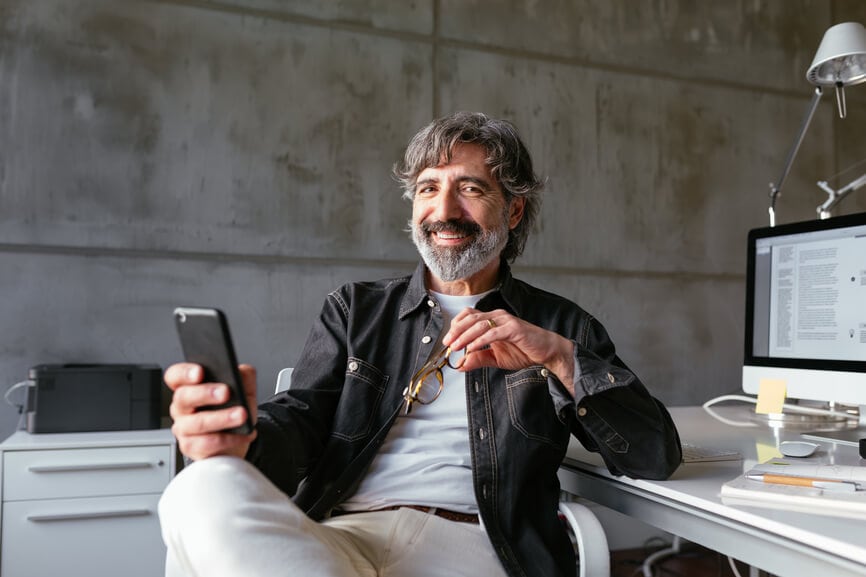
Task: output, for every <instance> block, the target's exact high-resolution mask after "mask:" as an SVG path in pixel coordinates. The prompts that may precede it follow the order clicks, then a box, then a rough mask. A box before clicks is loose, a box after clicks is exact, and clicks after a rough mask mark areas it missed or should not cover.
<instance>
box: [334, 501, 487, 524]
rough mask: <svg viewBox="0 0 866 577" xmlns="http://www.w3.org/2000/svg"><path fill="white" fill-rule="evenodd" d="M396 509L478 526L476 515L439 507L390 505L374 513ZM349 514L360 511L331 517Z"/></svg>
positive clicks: (344, 512) (338, 512)
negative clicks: (411, 510)
mask: <svg viewBox="0 0 866 577" xmlns="http://www.w3.org/2000/svg"><path fill="white" fill-rule="evenodd" d="M397 509H413V510H415V511H421V512H422V513H427V514H428V515H436V516H437V517H442V518H443V519H447V520H449V521H456V522H457V523H474V524H475V525H478V515H472V514H470V513H458V512H457V511H449V510H448V509H440V508H439V507H425V506H424V505H392V506H391V507H383V508H381V509H376V511H396V510H397ZM349 513H360V511H333V512H332V513H331V515H332V516H336V515H347V514H349ZM371 513H372V511H371Z"/></svg>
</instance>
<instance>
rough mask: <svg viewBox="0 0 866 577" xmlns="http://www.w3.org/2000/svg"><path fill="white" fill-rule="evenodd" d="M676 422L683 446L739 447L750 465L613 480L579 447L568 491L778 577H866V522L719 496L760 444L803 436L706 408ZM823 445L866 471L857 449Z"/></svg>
mask: <svg viewBox="0 0 866 577" xmlns="http://www.w3.org/2000/svg"><path fill="white" fill-rule="evenodd" d="M713 409H714V410H716V409H717V408H716V407H713ZM717 411H718V412H719V413H720V414H722V415H724V416H725V417H727V418H732V419H737V420H743V421H746V420H748V415H747V412H748V411H754V407H753V406H751V405H750V406H748V407H745V406H742V405H741V406H732V407H719V408H718V409H717ZM671 415H672V416H673V418H674V421H675V422H676V424H677V428H678V429H679V432H680V436H681V438H682V440H683V442H691V443H693V444H696V445H701V446H707V447H718V448H734V449H737V450H739V451H740V452H741V453H742V454H743V457H744V460H743V461H728V462H715V463H689V464H683V465H681V466H680V468H679V469H678V470H677V471H676V473H674V475H673V476H672V477H671V479H669V480H667V481H644V480H634V479H629V478H626V477H614V476H612V475H611V474H610V473H608V471H607V468H606V467H605V466H604V465H603V463H602V460H601V458H600V457H599V456H598V455H596V454H593V453H590V452H588V451H586V450H585V449H583V447H581V446H580V444H579V443H578V442H577V441H573V442H572V444H571V446H570V447H569V450H568V455H567V457H566V459H565V461H564V463H563V466H562V468H561V470H560V481H561V483H562V488H563V490H565V491H568V492H569V493H572V494H575V495H578V496H580V497H583V498H585V499H587V500H590V501H594V502H596V503H599V504H601V505H604V506H606V507H609V508H611V509H614V510H616V511H619V512H620V513H624V514H625V515H628V516H630V517H633V518H636V519H639V520H641V521H643V522H645V523H647V524H650V525H653V526H655V527H658V528H660V529H662V530H664V531H667V532H669V533H672V534H675V535H679V536H681V537H683V538H684V539H687V540H689V541H692V542H694V543H698V544H700V545H704V546H706V547H709V548H710V549H714V550H716V551H719V552H721V553H723V554H725V555H730V556H731V557H734V558H735V559H739V560H741V561H743V562H745V563H747V564H749V565H751V566H754V567H757V568H760V569H762V570H764V571H768V572H770V573H772V574H774V575H780V576H783V577H794V576H803V577H814V576H816V575H832V576H833V577H837V576H849V575H861V576H862V575H866V538H864V536H866V522H864V521H860V520H854V519H846V518H842V517H834V516H824V515H818V514H814V515H813V514H804V513H796V512H791V511H783V510H777V509H769V508H762V507H751V506H729V505H724V504H723V503H722V501H721V499H720V497H719V490H720V488H721V486H722V484H723V483H725V482H727V481H730V480H731V479H734V478H735V477H737V476H738V475H740V474H742V473H743V471H744V470H746V469H749V468H751V467H752V466H753V465H754V464H755V463H757V462H758V445H757V443H763V444H765V445H770V446H777V443H778V442H779V441H785V440H800V437H799V433H800V432H801V431H800V430H799V429H781V430H775V431H774V430H773V429H771V428H770V427H768V426H766V425H763V426H759V427H753V428H740V427H735V426H731V425H727V424H724V423H722V422H721V421H719V420H716V419H714V418H713V417H711V416H710V415H709V414H708V413H707V412H705V411H704V410H703V409H701V408H700V407H674V408H672V409H671ZM821 445H822V447H821V451H822V452H823V453H822V454H823V455H824V456H826V457H827V459H828V462H834V463H837V464H863V465H864V466H866V461H862V462H861V460H860V458H859V455H858V452H857V449H856V448H854V447H850V446H842V445H836V444H832V443H821ZM762 456H763V455H762ZM815 456H818V454H816V455H815Z"/></svg>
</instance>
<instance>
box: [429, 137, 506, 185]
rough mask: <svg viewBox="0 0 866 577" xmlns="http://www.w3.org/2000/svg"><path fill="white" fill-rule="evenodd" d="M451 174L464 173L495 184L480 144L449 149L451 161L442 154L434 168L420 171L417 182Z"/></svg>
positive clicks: (459, 144)
mask: <svg viewBox="0 0 866 577" xmlns="http://www.w3.org/2000/svg"><path fill="white" fill-rule="evenodd" d="M451 172H457V173H460V172H465V173H467V174H471V175H472V176H475V177H477V178H481V177H484V178H485V179H486V180H490V181H491V183H495V179H494V178H493V175H492V173H491V172H490V167H489V166H488V165H487V151H486V150H485V149H484V147H483V146H481V145H480V144H471V143H458V144H456V145H454V148H452V149H451V159H450V160H449V159H447V158H446V156H445V155H444V154H443V155H442V158H441V159H440V162H439V164H438V165H436V166H428V167H427V168H425V169H424V170H422V171H421V172H420V173H419V174H418V177H417V180H419V181H420V180H423V179H429V178H435V177H437V176H438V175H444V174H445V173H451Z"/></svg>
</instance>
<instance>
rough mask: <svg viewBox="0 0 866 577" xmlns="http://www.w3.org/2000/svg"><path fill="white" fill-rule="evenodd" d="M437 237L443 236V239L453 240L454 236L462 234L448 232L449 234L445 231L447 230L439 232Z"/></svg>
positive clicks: (458, 236)
mask: <svg viewBox="0 0 866 577" xmlns="http://www.w3.org/2000/svg"><path fill="white" fill-rule="evenodd" d="M439 238H444V239H445V240H453V239H455V238H463V235H462V234H457V233H450V234H449V233H447V232H440V233H439Z"/></svg>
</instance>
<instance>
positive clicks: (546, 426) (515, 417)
mask: <svg viewBox="0 0 866 577" xmlns="http://www.w3.org/2000/svg"><path fill="white" fill-rule="evenodd" d="M542 370H543V367H541V366H534V367H529V368H527V369H523V370H520V371H516V372H514V373H508V374H506V375H505V391H506V394H507V396H508V415H509V417H510V419H511V426H512V427H514V428H515V429H517V430H518V431H520V433H521V434H522V435H523V436H524V437H526V438H527V439H532V440H534V441H539V442H542V443H547V444H550V445H554V446H556V447H560V446H561V445H562V444H563V443H567V442H568V427H567V425H566V424H565V423H564V422H562V421H561V420H560V418H559V416H558V415H557V414H556V409H555V407H554V405H553V399H551V397H550V392H549V390H548V384H547V377H546V376H545V375H544V374H543V373H542Z"/></svg>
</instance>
